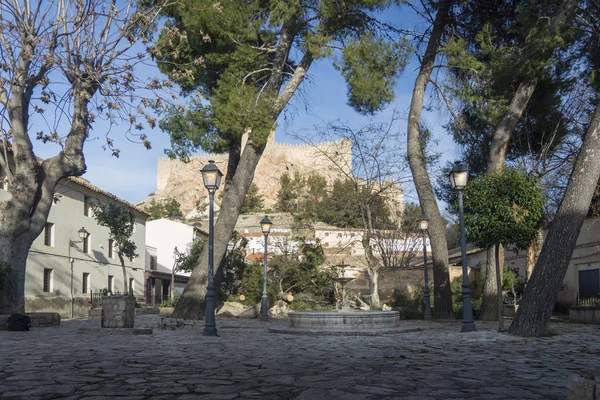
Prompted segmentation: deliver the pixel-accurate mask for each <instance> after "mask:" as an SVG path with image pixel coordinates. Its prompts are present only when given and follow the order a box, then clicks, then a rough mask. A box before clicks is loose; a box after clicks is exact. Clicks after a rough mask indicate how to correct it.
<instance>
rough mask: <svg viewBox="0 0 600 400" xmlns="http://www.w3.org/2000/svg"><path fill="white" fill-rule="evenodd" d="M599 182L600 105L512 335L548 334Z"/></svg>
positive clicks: (522, 302) (516, 317)
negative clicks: (566, 274)
mask: <svg viewBox="0 0 600 400" xmlns="http://www.w3.org/2000/svg"><path fill="white" fill-rule="evenodd" d="M599 179H600V105H598V106H596V111H595V112H594V117H593V119H592V120H591V122H590V125H589V127H588V130H587V133H586V135H585V138H584V141H583V146H582V148H581V151H580V153H579V155H578V156H577V161H576V162H575V166H574V168H573V172H572V173H571V177H570V178H569V184H568V185H567V190H566V192H565V194H564V196H563V199H562V202H561V204H560V206H559V208H558V212H557V213H556V216H555V217H554V220H553V221H552V225H551V227H550V230H549V231H548V236H547V237H546V241H545V242H544V245H543V247H542V251H541V253H540V257H539V259H538V262H537V265H536V267H535V269H534V270H533V273H532V274H531V279H530V280H529V284H528V285H527V290H526V291H525V294H524V296H523V299H522V300H521V304H520V306H519V309H518V311H517V315H516V316H515V319H514V321H513V323H512V324H511V326H510V328H509V330H508V331H509V333H511V334H514V335H519V336H540V335H543V334H545V333H547V332H548V324H549V323H550V317H551V316H552V309H553V307H554V303H555V302H556V299H557V297H558V292H559V291H560V287H561V285H562V282H563V279H564V277H565V273H566V272H567V269H568V267H569V262H570V261H571V256H572V254H573V250H574V249H575V246H576V244H577V238H578V236H579V232H580V230H581V226H582V225H583V221H584V220H585V217H586V215H587V212H588V209H589V207H590V203H591V201H592V196H593V194H594V189H595V188H596V184H597V183H598V180H599Z"/></svg>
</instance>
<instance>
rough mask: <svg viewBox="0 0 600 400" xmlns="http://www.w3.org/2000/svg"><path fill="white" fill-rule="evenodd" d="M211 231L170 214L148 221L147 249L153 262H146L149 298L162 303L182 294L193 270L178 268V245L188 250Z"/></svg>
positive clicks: (151, 301) (180, 248)
mask: <svg viewBox="0 0 600 400" xmlns="http://www.w3.org/2000/svg"><path fill="white" fill-rule="evenodd" d="M207 235H208V234H207V233H206V232H204V230H202V229H200V228H199V227H198V226H195V225H190V224H186V223H183V222H180V221H174V220H170V219H166V218H161V219H157V220H154V221H148V223H147V225H146V245H147V247H146V251H147V253H148V257H149V258H150V259H149V262H148V263H147V265H146V273H145V292H146V295H145V297H146V302H147V303H150V304H155V305H156V304H160V303H162V302H164V301H166V300H168V299H169V298H170V297H171V294H174V295H175V294H176V295H180V294H181V293H182V292H183V289H184V288H185V285H186V284H187V281H188V277H189V276H190V272H183V271H176V273H175V275H174V276H173V268H174V267H176V265H175V262H176V255H175V249H177V251H179V252H180V253H184V252H186V251H187V250H188V249H189V248H190V247H191V246H192V244H193V242H194V241H195V240H199V239H201V238H202V237H206V236H207ZM173 283H174V284H175V285H174V287H172V286H173Z"/></svg>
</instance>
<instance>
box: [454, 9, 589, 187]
mask: <svg viewBox="0 0 600 400" xmlns="http://www.w3.org/2000/svg"><path fill="white" fill-rule="evenodd" d="M563 3H564V2H540V1H523V2H517V1H483V2H462V3H460V5H458V7H459V9H458V10H456V12H457V14H456V15H457V16H458V18H459V23H458V24H457V25H456V26H455V29H456V31H455V33H456V34H455V35H453V36H452V37H451V39H450V40H449V41H448V42H447V43H446V44H445V46H444V48H443V53H444V54H445V55H446V56H447V58H448V64H449V66H450V72H451V75H450V76H451V79H450V80H449V81H448V82H449V83H448V85H447V87H446V93H447V95H448V96H449V97H450V98H451V99H452V100H453V103H454V107H455V110H458V117H459V118H458V119H457V120H454V121H453V122H452V123H451V124H450V126H449V128H450V130H451V132H452V134H453V136H454V140H455V141H456V142H457V143H458V144H459V145H460V146H461V147H462V148H463V152H464V156H463V159H465V161H467V163H468V164H469V167H470V170H471V172H472V173H473V174H475V175H480V174H482V173H484V172H485V171H486V168H487V164H488V160H489V156H490V142H491V138H492V135H493V132H494V131H495V129H496V127H497V126H498V123H499V121H500V120H501V118H502V117H503V116H504V115H505V113H506V112H507V110H508V105H509V104H510V102H511V100H512V98H513V96H514V94H515V93H516V90H517V88H518V87H519V85H520V84H521V83H522V82H526V81H530V80H534V79H535V80H536V82H537V84H536V88H535V91H534V93H533V96H532V98H531V99H530V100H529V102H528V103H527V106H526V108H525V111H524V113H523V116H522V117H521V118H520V120H519V121H518V123H517V125H516V127H515V129H514V131H513V132H511V140H510V141H509V143H508V150H507V155H506V156H507V159H508V160H515V159H518V158H520V157H532V158H534V159H535V160H537V161H539V159H540V158H543V157H548V156H551V155H552V154H553V152H554V151H555V150H556V149H557V147H558V146H560V144H561V143H562V142H563V140H564V138H565V137H566V136H567V135H568V134H569V133H570V132H569V131H570V130H571V129H573V128H574V126H573V125H572V126H569V125H570V121H577V120H578V119H580V118H579V117H578V116H574V115H573V109H571V108H570V107H568V106H565V99H566V98H568V97H570V96H571V95H568V94H567V93H568V92H569V91H571V90H576V91H578V92H579V89H577V84H576V82H580V76H581V71H582V69H584V68H580V63H579V62H578V61H576V60H574V56H575V54H576V52H575V51H573V49H572V48H570V47H569V46H570V45H572V43H573V41H574V38H575V36H576V35H577V34H576V32H575V30H574V29H573V28H572V26H573V24H572V23H570V21H569V19H567V22H566V23H565V24H564V25H563V26H557V25H556V23H555V21H556V20H557V18H556V17H557V13H558V11H559V9H560V8H561V6H562V4H563ZM571 17H572V14H571ZM589 48H592V47H591V46H590V47H589ZM586 53H588V51H587V49H586ZM575 65H578V66H577V67H576V69H577V72H575V74H576V75H578V76H577V78H576V79H574V77H573V73H574V66H575ZM574 96H575V97H578V96H581V94H580V93H578V94H574ZM567 101H569V100H567ZM575 129H577V128H575ZM571 133H572V132H571Z"/></svg>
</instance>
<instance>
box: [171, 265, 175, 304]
mask: <svg viewBox="0 0 600 400" xmlns="http://www.w3.org/2000/svg"><path fill="white" fill-rule="evenodd" d="M173 297H175V266H173V269H172V270H171V300H173Z"/></svg>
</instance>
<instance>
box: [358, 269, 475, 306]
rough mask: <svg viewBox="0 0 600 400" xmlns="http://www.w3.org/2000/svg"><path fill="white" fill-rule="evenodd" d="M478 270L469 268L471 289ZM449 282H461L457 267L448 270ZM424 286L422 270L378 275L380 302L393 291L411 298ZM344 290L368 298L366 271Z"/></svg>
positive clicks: (394, 270)
mask: <svg viewBox="0 0 600 400" xmlns="http://www.w3.org/2000/svg"><path fill="white" fill-rule="evenodd" d="M479 273H480V271H479V269H478V268H469V282H470V283H471V288H472V289H474V287H473V285H474V283H475V282H476V281H477V279H478V278H479ZM450 280H451V281H455V280H459V281H461V280H462V270H461V268H458V267H451V268H450ZM423 285H424V277H423V268H414V267H412V268H395V269H388V270H383V271H381V272H380V273H379V297H380V298H381V301H383V302H386V301H390V300H391V298H392V297H393V296H394V290H395V289H399V290H400V291H401V292H402V293H404V294H406V295H408V296H409V297H412V296H413V295H414V293H415V290H416V289H417V288H419V287H421V290H422V287H423ZM429 287H430V289H431V290H433V273H432V271H431V266H430V267H429ZM346 289H347V290H348V291H350V292H354V293H359V292H360V294H361V296H368V295H369V293H370V291H369V277H368V275H367V272H366V271H361V272H359V273H358V275H357V276H356V279H355V280H353V281H351V282H350V283H348V284H347V285H346ZM473 294H474V295H478V293H477V291H476V290H473Z"/></svg>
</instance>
